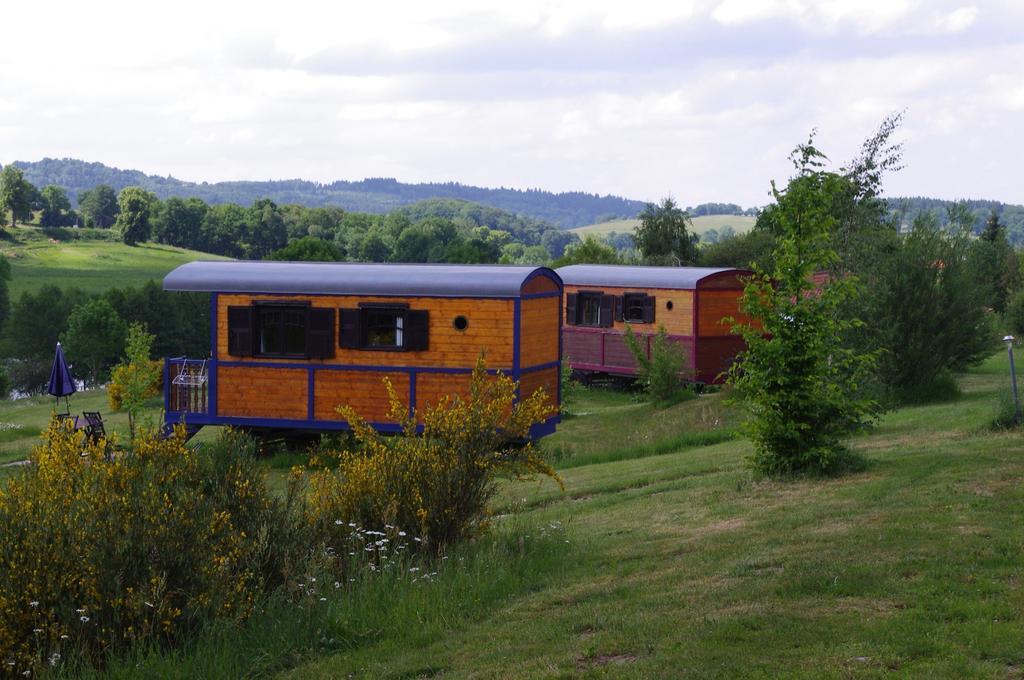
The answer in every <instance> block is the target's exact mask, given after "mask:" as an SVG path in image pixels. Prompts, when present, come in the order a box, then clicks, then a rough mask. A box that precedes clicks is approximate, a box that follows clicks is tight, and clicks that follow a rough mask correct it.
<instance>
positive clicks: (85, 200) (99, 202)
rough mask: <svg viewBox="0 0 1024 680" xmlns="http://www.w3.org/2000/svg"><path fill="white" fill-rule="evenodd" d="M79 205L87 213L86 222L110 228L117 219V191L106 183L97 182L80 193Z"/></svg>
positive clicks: (102, 227) (83, 212)
mask: <svg viewBox="0 0 1024 680" xmlns="http://www.w3.org/2000/svg"><path fill="white" fill-rule="evenodd" d="M78 207H79V208H80V209H81V210H82V214H84V215H85V219H86V224H87V225H89V226H94V227H99V228H100V229H109V228H110V227H112V226H114V222H115V221H116V220H117V211H118V206H117V192H116V191H114V188H113V187H111V186H108V185H106V184H97V185H96V186H95V187H93V188H92V189H89V190H88V191H83V192H82V193H80V194H79V195H78Z"/></svg>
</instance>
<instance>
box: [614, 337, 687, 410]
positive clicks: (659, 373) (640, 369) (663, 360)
mask: <svg viewBox="0 0 1024 680" xmlns="http://www.w3.org/2000/svg"><path fill="white" fill-rule="evenodd" d="M626 345H627V346H628V347H629V352H630V354H632V355H633V360H634V361H636V366H637V377H638V378H639V380H640V384H641V385H643V388H644V392H646V393H647V395H648V396H649V397H650V398H651V400H652V401H654V403H656V404H661V405H664V404H671V403H672V402H674V401H676V400H678V399H679V398H680V397H681V396H684V395H685V394H686V393H685V392H684V391H683V368H684V367H685V366H686V357H684V356H683V352H682V350H681V349H680V347H679V345H677V344H675V343H674V342H672V341H671V340H669V338H668V332H667V331H666V330H665V327H664V326H658V333H657V334H656V335H655V336H654V342H653V344H652V345H651V355H650V357H648V356H647V351H646V350H645V348H644V347H642V346H641V344H640V341H639V340H637V338H636V335H635V334H634V333H633V328H632V326H630V325H629V324H626ZM690 394H691V395H692V394H693V393H692V392H690Z"/></svg>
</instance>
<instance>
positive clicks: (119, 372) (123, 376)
mask: <svg viewBox="0 0 1024 680" xmlns="http://www.w3.org/2000/svg"><path fill="white" fill-rule="evenodd" d="M149 364H150V370H151V371H153V375H154V380H153V384H152V385H150V387H149V389H148V390H147V392H146V395H145V396H146V397H155V396H156V395H158V394H160V393H161V392H162V391H163V389H164V363H163V361H161V360H160V359H153V360H151V361H149ZM129 371H130V368H129V367H128V366H124V365H122V364H118V365H117V366H114V367H113V368H112V369H110V382H109V383H108V384H107V403H108V404H109V406H110V410H111V411H120V410H121V407H122V405H123V402H124V384H125V383H126V382H127V374H128V373H129Z"/></svg>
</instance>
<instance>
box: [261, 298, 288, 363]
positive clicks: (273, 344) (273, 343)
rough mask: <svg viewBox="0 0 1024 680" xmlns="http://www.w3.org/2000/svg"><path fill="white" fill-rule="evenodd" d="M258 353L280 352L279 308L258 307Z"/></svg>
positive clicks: (281, 346)
mask: <svg viewBox="0 0 1024 680" xmlns="http://www.w3.org/2000/svg"><path fill="white" fill-rule="evenodd" d="M259 312H260V327H259V330H260V354H281V352H282V349H283V346H284V344H283V341H282V338H281V310H278V309H266V308H264V309H260V310H259Z"/></svg>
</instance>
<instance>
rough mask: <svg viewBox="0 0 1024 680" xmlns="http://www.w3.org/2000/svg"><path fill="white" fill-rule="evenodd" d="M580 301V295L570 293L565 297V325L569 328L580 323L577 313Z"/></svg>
mask: <svg viewBox="0 0 1024 680" xmlns="http://www.w3.org/2000/svg"><path fill="white" fill-rule="evenodd" d="M578 299H579V295H577V294H576V293H569V294H568V295H566V296H565V323H566V324H567V325H569V326H575V325H576V324H578V323H579V321H580V320H579V316H577V313H576V309H577V307H576V302H577V300H578Z"/></svg>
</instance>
